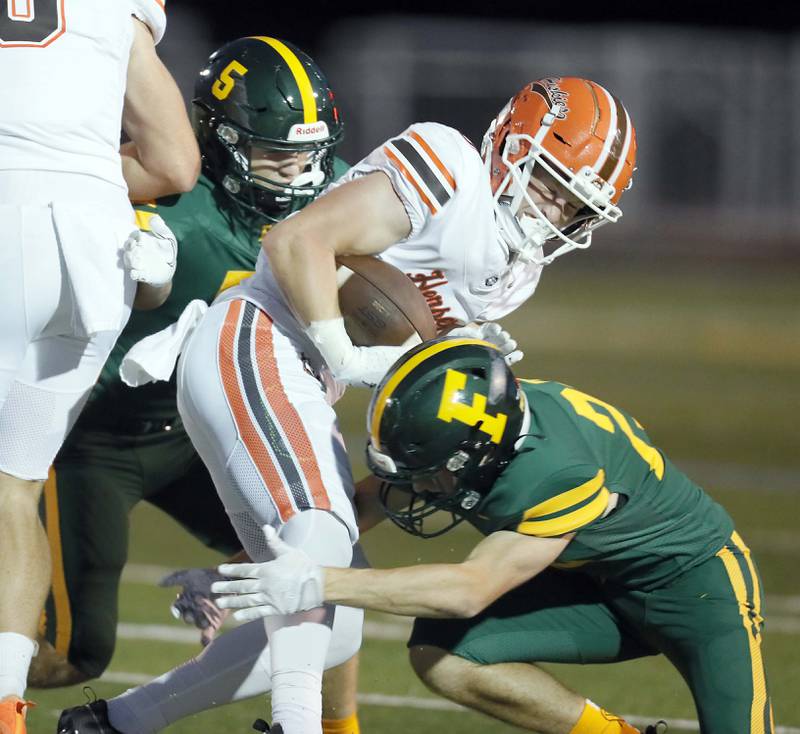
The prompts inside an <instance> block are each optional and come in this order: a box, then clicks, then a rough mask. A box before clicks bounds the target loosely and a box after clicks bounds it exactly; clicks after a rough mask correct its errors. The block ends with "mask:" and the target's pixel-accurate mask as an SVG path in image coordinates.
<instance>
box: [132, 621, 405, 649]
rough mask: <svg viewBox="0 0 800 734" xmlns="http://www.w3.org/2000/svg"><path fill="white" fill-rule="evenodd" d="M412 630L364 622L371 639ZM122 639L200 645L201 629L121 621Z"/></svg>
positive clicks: (391, 637)
mask: <svg viewBox="0 0 800 734" xmlns="http://www.w3.org/2000/svg"><path fill="white" fill-rule="evenodd" d="M410 632H411V624H402V623H400V624H395V623H391V622H372V621H366V622H365V623H364V636H365V637H368V638H369V639H371V640H398V641H400V642H405V641H406V640H407V639H408V635H409V634H410ZM117 637H118V638H119V639H120V640H145V641H149V642H173V643H177V644H181V645H183V644H187V645H199V644H200V630H197V629H195V628H194V627H190V626H188V625H187V626H186V627H178V626H177V625H176V626H173V625H169V624H135V623H132V622H120V623H119V624H118V625H117Z"/></svg>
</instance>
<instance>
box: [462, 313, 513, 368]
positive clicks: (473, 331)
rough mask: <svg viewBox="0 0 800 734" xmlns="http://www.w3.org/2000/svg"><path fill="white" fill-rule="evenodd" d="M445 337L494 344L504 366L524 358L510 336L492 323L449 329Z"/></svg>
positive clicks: (498, 325)
mask: <svg viewBox="0 0 800 734" xmlns="http://www.w3.org/2000/svg"><path fill="white" fill-rule="evenodd" d="M447 336H461V337H467V338H468V339H482V340H483V341H486V342H489V343H490V344H494V345H495V346H496V347H497V348H498V349H500V351H501V352H502V353H503V358H504V359H505V360H506V364H507V365H508V366H509V367H510V366H511V365H512V364H516V363H517V362H519V361H520V360H521V359H522V358H523V357H524V356H525V354H524V353H523V351H522V350H521V349H517V342H516V341H515V340H514V339H512V338H511V334H509V333H508V332H507V331H505V330H504V329H503V327H502V326H500V324H497V323H495V322H494V321H487V322H485V323H483V324H467V325H466V326H457V327H456V328H455V329H451V330H450V331H449V332H448V333H447Z"/></svg>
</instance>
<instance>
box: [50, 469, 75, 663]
mask: <svg viewBox="0 0 800 734" xmlns="http://www.w3.org/2000/svg"><path fill="white" fill-rule="evenodd" d="M44 506H45V513H46V516H47V541H48V543H49V544H50V557H51V559H52V566H53V578H52V587H51V589H52V593H53V603H54V605H55V611H56V638H55V648H56V651H57V652H59V653H61V654H62V655H64V656H65V657H66V655H67V653H68V652H69V643H70V639H71V638H72V609H71V608H70V604H69V595H68V594H67V581H66V577H65V575H64V558H63V555H62V553H61V524H60V518H59V514H58V486H57V484H56V472H55V469H53V468H52V467H51V469H50V473H49V475H48V477H47V481H46V482H45V484H44Z"/></svg>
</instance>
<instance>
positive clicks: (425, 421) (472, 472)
mask: <svg viewBox="0 0 800 734" xmlns="http://www.w3.org/2000/svg"><path fill="white" fill-rule="evenodd" d="M526 415H527V403H526V400H525V396H524V393H523V392H522V390H520V388H519V385H518V384H517V381H516V379H515V377H514V375H513V374H512V372H511V370H510V369H509V368H508V366H507V365H506V363H505V360H504V359H503V355H502V353H501V351H500V350H499V349H498V348H497V347H496V346H494V345H493V344H490V343H489V342H485V341H481V340H478V339H461V338H455V337H441V338H439V339H435V340H433V341H428V342H424V343H423V344H420V345H419V346H417V347H415V348H414V349H412V350H410V351H409V352H407V353H406V354H404V355H403V357H401V358H400V360H399V361H398V362H396V363H395V364H394V365H393V366H392V368H391V369H390V370H389V372H388V373H387V374H386V376H385V377H384V378H383V380H382V381H381V383H380V384H379V385H378V386H377V387H376V388H375V392H374V394H373V396H372V401H371V402H370V406H369V410H368V413H367V430H368V431H369V442H368V444H367V465H368V466H369V469H370V471H372V473H373V474H375V475H376V476H377V477H379V478H380V479H382V480H383V484H382V486H381V488H380V491H379V497H380V501H381V503H382V504H383V507H384V510H385V511H386V514H387V516H388V517H389V518H390V519H391V520H392V522H394V523H395V524H396V525H398V526H399V527H401V528H402V529H403V530H405V531H407V532H409V533H411V534H413V535H418V536H421V537H424V538H432V537H435V536H437V535H441V534H442V533H444V532H446V531H447V530H450V528H452V527H454V526H455V525H457V524H458V523H460V522H461V521H463V520H465V519H467V518H468V517H469V516H470V514H471V513H476V512H478V510H479V509H480V507H481V505H482V504H483V501H484V500H485V498H486V496H487V494H488V491H489V489H490V488H491V486H492V484H493V483H494V481H495V479H497V477H498V475H499V474H500V472H501V471H502V470H503V468H504V467H505V466H506V464H508V462H509V461H510V459H511V457H512V456H513V454H514V445H515V443H516V441H517V439H518V438H519V436H520V432H521V431H522V428H523V425H524V423H525V417H526ZM440 510H444V511H446V512H448V513H450V521H449V524H446V525H445V526H444V527H440V526H439V525H438V523H437V524H436V527H434V528H433V529H432V528H431V525H434V524H435V523H427V525H426V521H428V519H429V518H430V517H431V516H432V515H433V514H434V513H436V512H438V511H440Z"/></svg>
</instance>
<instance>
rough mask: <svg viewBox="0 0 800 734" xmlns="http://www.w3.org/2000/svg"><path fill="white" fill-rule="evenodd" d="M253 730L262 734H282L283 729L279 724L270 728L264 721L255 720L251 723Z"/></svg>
mask: <svg viewBox="0 0 800 734" xmlns="http://www.w3.org/2000/svg"><path fill="white" fill-rule="evenodd" d="M253 729H255V730H256V731H260V732H261V733H262V734H283V727H282V726H281V725H280V724H275V726H273V727H270V725H269V724H268V723H267V722H266V721H264V719H256V720H255V721H254V722H253Z"/></svg>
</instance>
